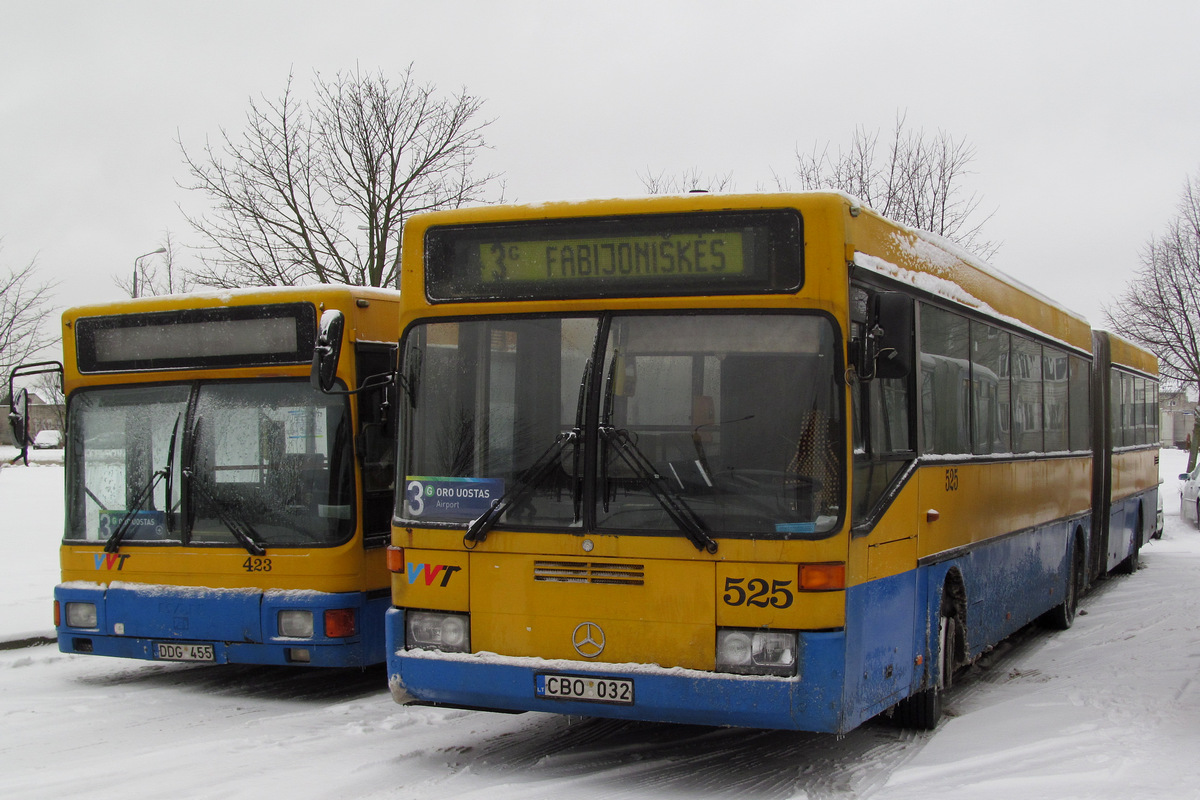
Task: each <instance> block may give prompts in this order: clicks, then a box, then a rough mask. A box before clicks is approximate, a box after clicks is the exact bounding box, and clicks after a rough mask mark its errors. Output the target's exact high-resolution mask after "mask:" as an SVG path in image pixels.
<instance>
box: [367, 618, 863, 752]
mask: <svg viewBox="0 0 1200 800" xmlns="http://www.w3.org/2000/svg"><path fill="white" fill-rule="evenodd" d="M385 629H386V631H387V637H388V641H387V652H388V658H387V662H388V683H389V685H390V687H391V689H392V694H393V697H394V698H395V699H396V700H397V701H398V702H404V701H406V700H407V699H416V700H420V701H424V702H428V703H443V704H446V705H451V706H464V707H472V708H486V709H493V710H497V711H546V712H550V713H555V714H571V715H578V716H589V717H610V718H614V719H636V720H645V721H653V722H676V723H684V724H694V725H733V726H742V727H753V728H780V729H790V730H807V731H825V732H830V733H833V732H838V731H839V729H840V725H841V707H842V684H843V672H842V671H843V664H844V661H845V655H844V653H845V638H844V635H843V634H842V633H841V632H833V633H802V634H801V640H802V641H801V645H800V652H799V653H798V655H799V656H800V659H799V662H800V675H799V677H797V678H770V677H757V676H756V677H745V676H739V675H727V674H724V673H709V672H700V671H697V670H683V669H662V668H658V667H647V666H643V665H636V666H631V665H628V664H592V663H584V662H575V661H570V662H562V661H544V660H542V659H536V658H504V657H499V656H496V655H491V654H488V655H469V654H445V653H439V652H432V651H423V650H411V651H410V650H405V649H404V644H403V635H404V634H403V632H404V611H403V610H402V609H396V608H393V609H390V610H389V611H388V613H387V620H386V623H385ZM545 673H553V674H573V675H584V676H587V677H590V678H611V679H627V680H631V681H633V702H632V703H631V704H627V705H619V704H614V703H604V702H591V701H583V700H558V699H551V698H545V697H539V696H537V693H536V692H537V690H536V686H537V676H538V675H539V674H545ZM406 695H407V697H406Z"/></svg>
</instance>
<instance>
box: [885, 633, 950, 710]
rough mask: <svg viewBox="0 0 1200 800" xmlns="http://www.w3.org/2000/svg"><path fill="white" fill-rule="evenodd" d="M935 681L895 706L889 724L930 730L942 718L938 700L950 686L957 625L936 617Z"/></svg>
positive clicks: (940, 700)
mask: <svg viewBox="0 0 1200 800" xmlns="http://www.w3.org/2000/svg"><path fill="white" fill-rule="evenodd" d="M938 627H939V631H938V661H939V664H938V667H939V668H938V676H937V682H936V683H935V684H934V685H933V686H930V687H929V688H927V689H922V690H921V691H919V692H916V693H915V694H912V695H910V696H908V697H906V698H905V699H903V700H901V701H900V702H899V703H898V704H896V708H895V710H894V711H893V712H892V721H893V722H895V723H896V724H897V725H899V726H900V727H902V728H914V729H916V730H922V731H931V730H933V729H934V728H936V727H937V724H938V720H940V719H941V718H942V698H943V697H944V696H945V694H946V692H947V691H949V689H950V687H951V686H952V685H953V683H954V653H955V651H957V650H958V623H957V622H956V621H955V619H954V617H940V624H939V626H938Z"/></svg>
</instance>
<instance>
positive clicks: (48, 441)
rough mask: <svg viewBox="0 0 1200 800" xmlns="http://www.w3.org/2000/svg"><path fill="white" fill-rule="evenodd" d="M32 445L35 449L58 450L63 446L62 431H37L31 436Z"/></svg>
mask: <svg viewBox="0 0 1200 800" xmlns="http://www.w3.org/2000/svg"><path fill="white" fill-rule="evenodd" d="M33 446H34V448H35V449H37V450H58V449H60V448H61V447H62V446H63V435H62V431H51V430H45V431H38V433H37V436H34V437H33Z"/></svg>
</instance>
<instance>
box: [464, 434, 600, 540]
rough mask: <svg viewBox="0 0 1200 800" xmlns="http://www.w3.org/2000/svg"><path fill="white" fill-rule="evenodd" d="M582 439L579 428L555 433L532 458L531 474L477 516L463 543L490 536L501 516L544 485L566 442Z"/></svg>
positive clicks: (565, 446) (555, 465)
mask: <svg viewBox="0 0 1200 800" xmlns="http://www.w3.org/2000/svg"><path fill="white" fill-rule="evenodd" d="M578 439H579V431H576V430H570V431H564V432H562V433H560V434H559V435H558V436H555V437H554V442H553V443H552V444H551V445H550V446H549V447H547V448H546V450H545V452H543V453H542V454H541V455H540V456H538V459H537V461H535V462H533V466H532V467H530V468H529V471H528V473H527V475H528V477H526V478H525V480H523V481H519V482H518V483H517V484H516V485H515V486H513V487H512V488H511V489H509V490H508V491H506V492H505V493H504V494H502V495H501V496H500V498H499V499H498V500H495V501H493V502H492V505H491V508H489V509H488V510H487V511H485V512H483V513H482V514H481V515H479V517H477V518H476V519H475V520H474V521H473V522H472V523H471V524H470V525H469V526H468V527H467V533H466V535H465V536H463V544H464V545H466V546H467V548H468V549H469V548H472V547H474V546H475V545H476V544H478V543H479V542H482V541H483V540H485V539H486V538H487V535H488V531H490V530H491V529H492V528H493V527H494V526H495V525H496V523H497V522H499V521H500V517H501V516H502V515H503V514H504V512H506V511H508V509H510V508H512V507H513V506H515V505H519V504H521V503H523V502H525V500H527V499H528V498H529V496H530V495H532V494H533V492H534V490H535V489H537V487H538V486H540V485H541V483H542V481H544V480H545V479H546V477H547V476H548V475H549V474H550V473H551V472H552V471H553V470H554V469H555V468H556V467H557V466H558V460H559V457H560V456H561V455H562V451H563V450H565V449H566V448H567V445H569V444H571V443H573V442H575V441H577V440H578Z"/></svg>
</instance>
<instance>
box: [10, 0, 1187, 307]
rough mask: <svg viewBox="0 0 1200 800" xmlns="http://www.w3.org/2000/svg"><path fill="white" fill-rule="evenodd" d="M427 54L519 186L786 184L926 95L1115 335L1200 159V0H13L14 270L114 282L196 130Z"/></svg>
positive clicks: (1019, 270)
mask: <svg viewBox="0 0 1200 800" xmlns="http://www.w3.org/2000/svg"><path fill="white" fill-rule="evenodd" d="M409 63H412V64H413V66H414V72H415V75H416V77H417V78H418V80H419V81H421V82H429V83H433V84H435V85H437V86H438V87H439V88H440V89H442V90H443V91H444V92H446V93H452V92H457V91H459V90H461V89H463V88H465V89H466V91H467V92H468V93H470V94H473V95H477V96H479V97H481V98H483V99H484V100H485V101H486V104H485V106H484V114H485V115H486V116H487V117H489V118H494V120H495V121H494V122H493V124H492V125H491V126H490V127H489V128H488V129H487V131H486V138H487V140H488V142H489V143H490V145H491V146H492V148H493V149H492V150H490V151H489V152H487V153H486V154H485V155H484V156H483V157H482V158H481V159H480V160H479V161H478V162H477V164H478V166H479V169H480V170H481V171H497V172H502V173H504V176H505V179H506V182H507V197H508V199H510V200H517V201H521V202H529V201H541V200H552V199H579V198H586V197H612V196H637V195H641V194H644V188H643V184H642V180H641V178H640V177H639V176H641V175H644V174H647V173H648V172H655V173H657V172H660V171H666V172H667V173H669V174H678V173H682V172H684V171H687V170H699V171H700V172H703V173H705V174H709V175H724V174H727V173H728V174H732V179H733V184H734V186H733V188H735V189H737V190H739V191H753V190H755V189H759V188H772V187H773V186H774V182H773V178H772V176H773V174H775V173H778V174H781V175H788V174H790V173H791V171H792V170H793V168H794V164H795V153H796V151H797V149H799V150H801V151H806V152H807V151H811V150H812V148H813V147H814V146H823V145H825V144H826V143H829V144H831V145H832V146H833V149H835V150H836V148H837V146H838V145H842V144H845V143H847V142H849V140H850V139H851V137H852V135H853V133H854V130H855V128H856V127H857V126H863V127H865V128H866V129H867V130H877V129H878V130H882V131H883V132H884V133H885V134H886V133H887V132H888V131H890V130H891V128H892V126H893V125H894V122H895V119H896V115H897V113H898V112H901V113H907V120H908V126H909V127H910V128H913V129H924V130H925V131H926V132H927V133H930V134H936V133H937V132H938V131H945V132H946V133H948V134H950V135H952V136H953V137H955V138H957V139H965V140H966V141H968V142H969V143H970V144H972V145H973V146H974V147H975V149H976V159H975V162H974V164H973V173H974V174H972V175H971V176H970V177H969V182H968V184H967V186H966V188H967V189H968V190H970V191H973V192H976V193H978V195H979V196H980V198H981V206H980V208H981V211H982V212H984V213H991V212H994V213H993V215H992V217H991V219H990V220H988V222H987V223H986V225H985V228H984V231H983V233H984V238H986V239H989V240H994V241H999V242H1001V243H1002V247H1001V249H1000V251H999V253H998V254H997V255H996V256H995V257H994V258H993V261H992V263H993V264H994V265H995V266H996V267H997V268H999V269H1001V270H1003V271H1005V272H1007V273H1009V274H1010V275H1012V276H1014V277H1016V278H1018V279H1019V280H1021V281H1023V282H1025V283H1027V284H1029V285H1031V286H1033V287H1034V288H1036V289H1038V290H1040V291H1042V292H1043V293H1045V294H1047V295H1049V296H1050V297H1052V298H1054V299H1055V300H1057V301H1059V302H1060V303H1062V304H1063V305H1065V306H1067V307H1069V308H1072V309H1074V310H1076V311H1079V312H1081V313H1083V314H1084V315H1085V316H1087V317H1088V318H1089V319H1090V320H1091V321H1092V323H1093V324H1094V325H1097V326H1100V324H1101V323H1102V321H1103V317H1102V313H1101V309H1102V307H1103V306H1104V305H1106V304H1109V303H1110V302H1111V301H1112V300H1113V298H1114V296H1115V295H1116V294H1117V293H1118V292H1119V291H1120V290H1121V288H1122V287H1123V286H1124V284H1125V283H1126V281H1127V280H1128V279H1129V277H1130V276H1131V273H1132V270H1133V269H1134V268H1135V267H1136V266H1137V264H1138V257H1139V252H1140V251H1141V249H1142V247H1143V246H1144V245H1145V244H1146V242H1147V241H1148V239H1149V238H1150V237H1151V236H1154V235H1157V234H1159V233H1161V231H1162V230H1163V226H1164V225H1165V223H1166V222H1167V221H1168V220H1169V219H1170V217H1171V216H1172V215H1173V214H1174V212H1175V208H1176V204H1177V202H1178V198H1179V194H1180V191H1181V189H1182V186H1183V182H1184V179H1185V178H1186V177H1188V176H1189V175H1191V176H1195V175H1197V174H1200V3H1198V2H1196V0H1172V1H1170V2H1168V1H1167V0H1141V2H1139V3H1137V4H1136V8H1135V5H1134V4H1130V3H1118V2H1109V1H1108V0H1092V1H1091V2H1052V1H1051V0H1033V1H1032V2H1024V1H1022V0H1006V2H993V3H981V2H961V0H960V1H959V2H940V1H934V0H929V1H927V2H921V1H920V0H906V2H891V1H889V2H874V1H871V0H858V1H857V2H839V1H836V0H822V2H804V1H803V0H790V1H788V2H751V1H748V0H742V1H741V2H695V1H694V0H693V1H692V2H682V1H675V0H670V1H668V0H638V1H637V2H626V0H607V1H606V2H603V3H588V2H574V1H572V2H568V0H560V2H509V1H506V2H452V1H450V2H448V1H447V0H439V2H428V0H426V1H425V2H409V1H408V0H403V1H395V2H383V1H382V0H380V1H379V2H356V1H355V0H342V2H338V3H330V2H327V1H326V2H313V1H311V0H289V1H288V2H254V1H253V0H233V1H232V2H225V1H224V0H218V1H215V2H214V1H213V0H206V2H188V3H184V2H162V1H161V0H145V1H143V2H95V1H94V0H75V1H74V2H63V1H61V0H60V1H56V0H42V1H41V2H29V1H28V0H0V239H2V240H3V241H2V243H0V268H11V267H18V266H23V265H24V264H26V263H28V261H29V260H30V259H32V258H36V260H37V263H38V265H39V267H40V269H41V271H42V275H43V277H45V278H55V279H58V280H60V284H59V286H58V288H57V290H56V295H55V296H56V301H57V303H58V304H59V305H60V306H62V307H66V306H70V305H77V304H80V303H87V302H99V301H104V300H116V299H119V298H120V297H121V293H120V291H119V290H118V289H117V287H116V286H115V284H114V283H113V276H114V275H117V274H120V275H121V276H127V275H128V274H130V273H132V270H133V262H134V259H135V258H136V257H137V256H139V255H140V254H142V253H146V252H148V251H150V250H154V249H155V248H157V247H158V246H159V244H160V243H161V241H162V239H163V236H164V233H165V232H167V231H169V232H170V233H171V235H172V236H173V237H174V238H175V239H176V240H177V241H178V242H180V243H183V244H187V243H189V242H192V243H194V242H196V239H195V238H194V237H193V235H192V233H191V231H190V229H189V228H188V226H187V223H186V222H185V220H184V219H183V215H182V213H181V212H180V209H179V207H180V206H181V205H182V206H184V207H185V208H187V209H188V210H189V211H191V212H199V211H203V210H204V209H205V208H206V207H207V199H206V198H205V197H204V196H202V195H199V194H196V193H192V192H188V191H185V190H183V189H181V188H179V187H178V185H177V183H178V182H185V181H186V177H187V176H186V172H185V170H184V168H183V165H182V160H181V155H180V150H179V145H178V143H177V142H178V141H182V142H183V144H184V145H185V146H187V147H188V148H189V149H191V150H193V151H195V152H198V151H199V150H200V149H201V147H202V146H203V144H204V141H205V138H206V137H214V138H216V137H217V136H219V133H220V129H221V128H222V127H224V128H225V129H227V130H229V131H231V132H233V133H238V132H240V130H241V129H242V127H243V124H244V121H245V114H246V111H247V109H248V105H249V100H250V99H251V98H259V97H261V96H263V95H265V96H267V97H269V98H275V97H278V96H279V95H280V94H281V92H282V90H283V88H284V85H285V83H286V80H287V76H288V73H289V71H292V72H294V73H295V75H296V85H297V88H298V89H300V90H303V91H304V92H305V93H306V94H307V91H308V88H309V86H310V85H311V77H312V75H313V73H314V70H316V71H320V72H321V73H322V74H326V75H329V76H332V75H333V74H334V73H336V72H337V71H339V70H352V69H354V68H355V66H356V65H357V66H358V67H360V68H361V69H363V70H364V71H375V70H379V69H382V70H384V71H385V72H387V73H389V74H391V75H398V74H399V73H400V72H401V71H402V70H403V69H404V68H405V67H406V66H407V65H408V64H409ZM191 258H194V256H192V255H190V254H185V255H184V260H185V261H186V260H187V259H191Z"/></svg>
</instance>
